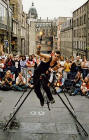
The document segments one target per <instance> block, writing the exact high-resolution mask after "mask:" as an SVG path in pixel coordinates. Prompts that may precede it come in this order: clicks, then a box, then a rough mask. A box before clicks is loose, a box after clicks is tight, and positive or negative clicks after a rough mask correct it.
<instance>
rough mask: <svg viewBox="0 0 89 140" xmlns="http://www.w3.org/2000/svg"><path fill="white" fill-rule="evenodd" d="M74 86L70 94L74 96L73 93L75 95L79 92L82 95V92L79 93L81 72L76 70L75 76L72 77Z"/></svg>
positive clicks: (81, 79) (81, 80)
mask: <svg viewBox="0 0 89 140" xmlns="http://www.w3.org/2000/svg"><path fill="white" fill-rule="evenodd" d="M73 82H74V84H73V85H74V87H75V90H74V92H73V93H72V95H73V96H74V95H77V94H78V93H80V94H81V95H82V93H81V88H80V87H81V85H82V82H83V78H82V74H81V72H80V71H78V72H77V74H76V76H75V79H74V81H73Z"/></svg>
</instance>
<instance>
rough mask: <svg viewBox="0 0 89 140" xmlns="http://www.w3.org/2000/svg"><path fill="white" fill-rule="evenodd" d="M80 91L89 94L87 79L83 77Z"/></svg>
mask: <svg viewBox="0 0 89 140" xmlns="http://www.w3.org/2000/svg"><path fill="white" fill-rule="evenodd" d="M81 91H82V93H83V95H87V96H89V79H88V77H85V79H84V82H83V84H82V85H81Z"/></svg>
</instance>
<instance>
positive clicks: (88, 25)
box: [73, 0, 89, 59]
mask: <svg viewBox="0 0 89 140" xmlns="http://www.w3.org/2000/svg"><path fill="white" fill-rule="evenodd" d="M73 55H74V56H76V55H80V56H81V57H83V55H85V56H86V57H87V58H88V59H89V0H88V1H87V2H86V3H85V4H84V5H82V6H81V7H79V8H78V9H77V10H75V11H74V12H73Z"/></svg>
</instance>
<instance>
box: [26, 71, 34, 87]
mask: <svg viewBox="0 0 89 140" xmlns="http://www.w3.org/2000/svg"><path fill="white" fill-rule="evenodd" d="M27 84H28V86H29V87H30V88H32V87H33V74H32V71H31V70H28V75H27Z"/></svg>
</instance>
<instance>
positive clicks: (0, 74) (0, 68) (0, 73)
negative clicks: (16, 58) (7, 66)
mask: <svg viewBox="0 0 89 140" xmlns="http://www.w3.org/2000/svg"><path fill="white" fill-rule="evenodd" d="M3 69H4V63H3V59H2V58H1V57H0V82H1V81H2V78H3V75H4V73H3Z"/></svg>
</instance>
